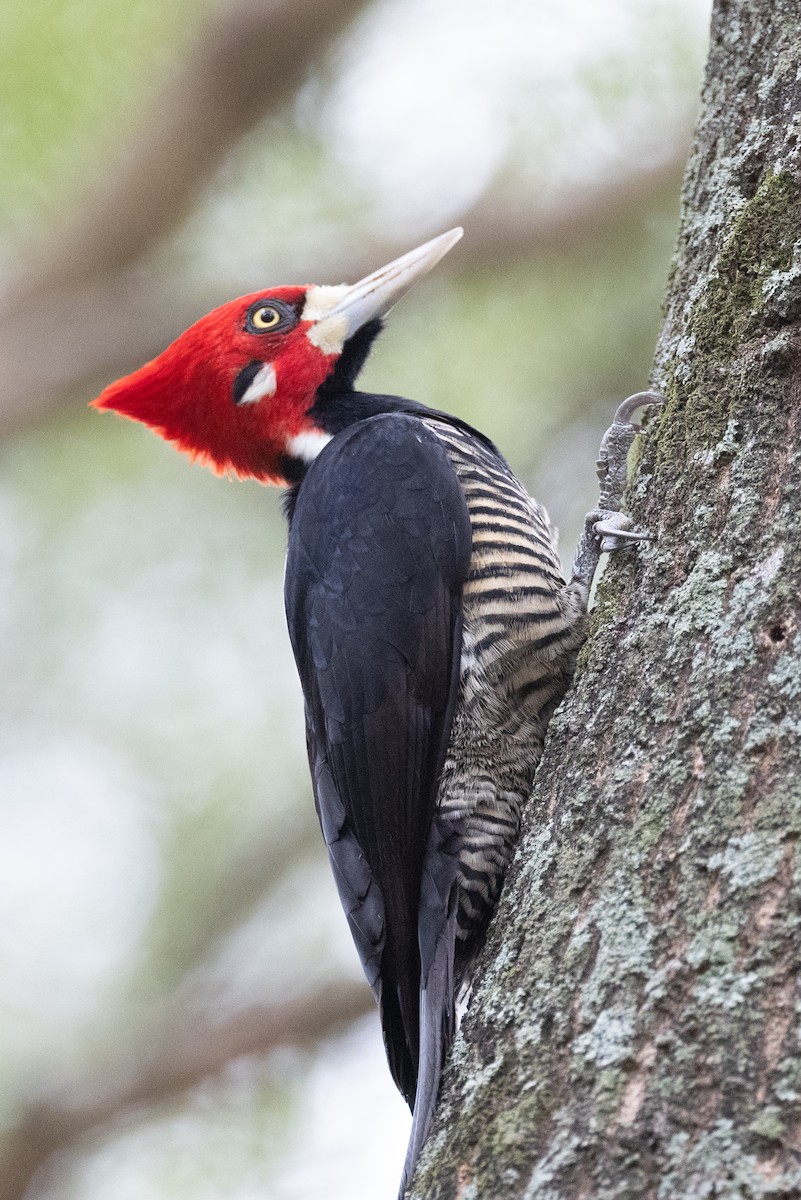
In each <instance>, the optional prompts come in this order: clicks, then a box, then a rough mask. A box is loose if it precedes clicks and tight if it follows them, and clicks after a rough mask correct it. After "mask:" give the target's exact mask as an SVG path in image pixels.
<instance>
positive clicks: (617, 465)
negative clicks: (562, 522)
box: [571, 392, 665, 595]
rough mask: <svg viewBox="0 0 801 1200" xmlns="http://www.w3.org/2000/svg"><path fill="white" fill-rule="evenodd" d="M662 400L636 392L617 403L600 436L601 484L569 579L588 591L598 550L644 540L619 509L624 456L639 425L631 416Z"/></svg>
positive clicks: (646, 537) (598, 467)
mask: <svg viewBox="0 0 801 1200" xmlns="http://www.w3.org/2000/svg"><path fill="white" fill-rule="evenodd" d="M664 403H665V398H664V396H661V395H660V394H659V393H658V392H637V393H636V394H635V395H633V396H629V397H628V399H627V400H624V401H623V403H622V404H621V405H620V406H619V408H618V410H617V412H616V413H615V418H614V420H613V422H612V424H611V425H610V426H609V428H608V429H607V431H606V433H605V434H604V435H603V437H602V438H601V447H600V449H599V451H598V461H597V463H596V470H597V474H598V479H599V482H600V485H601V494H600V496H599V499H598V507H597V508H594V509H593V510H592V511H591V512H589V513H587V516H586V517H585V519H584V532H583V534H582V536H581V540H580V541H579V544H578V547H577V548H576V556H575V558H574V560H573V572H572V578H571V583H573V584H576V585H578V587H579V588H580V589H581V590H582V592H584V593H585V595H589V590H590V585H591V584H592V580H593V576H594V575H595V570H596V567H597V566H598V559H599V558H600V556H601V554H602V553H611V552H612V551H615V550H622V549H624V548H625V547H626V546H631V545H632V544H634V543H636V542H645V541H648V540H649V538H650V536H651V535H650V534H648V533H638V532H637V531H636V530H634V529H633V528H632V525H631V521H630V519H629V518H628V517H627V516H626V514H625V513H622V512H621V511H620V506H621V502H622V499H623V492H624V491H625V487H626V478H627V469H628V456H629V450H630V449H631V446H632V442H633V441H634V439H635V437H636V436H637V434H638V433H639V432H640V431H641V429H642V426H641V425H637V424H635V423H634V422H633V421H632V420H631V418H632V417H633V416H634V414H635V412H637V410H638V409H640V408H652V407H656V406H657V405H662V404H664Z"/></svg>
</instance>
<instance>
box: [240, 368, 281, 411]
mask: <svg viewBox="0 0 801 1200" xmlns="http://www.w3.org/2000/svg"><path fill="white" fill-rule="evenodd" d="M277 387H278V380H277V378H276V375H275V367H274V366H273V364H272V363H265V364H264V366H263V367H262V368H261V370H260V371H259V372H258V373H257V374H256V375H254V377H253V382H252V383H251V385H250V387H249V388H248V390H247V391H246V392H245V393H244V394H243V395H242V397H241V398H240V400H239V403H240V404H255V403H256V401H257V400H263V399H264V397H265V396H274V395H275V390H276V388H277Z"/></svg>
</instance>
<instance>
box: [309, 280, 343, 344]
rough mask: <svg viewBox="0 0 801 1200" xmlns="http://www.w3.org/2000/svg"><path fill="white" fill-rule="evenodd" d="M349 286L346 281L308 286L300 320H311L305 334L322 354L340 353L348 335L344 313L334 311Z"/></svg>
mask: <svg viewBox="0 0 801 1200" xmlns="http://www.w3.org/2000/svg"><path fill="white" fill-rule="evenodd" d="M349 291H350V288H349V287H348V285H347V284H346V283H342V284H339V286H337V287H310V288H309V290H308V292H307V293H306V303H305V304H304V306H303V315H302V317H301V320H302V321H311V322H312V325H311V326H310V327H309V329H308V330H307V331H306V336H307V337H308V339H309V341H310V342H311V344H312V345H313V346H316V347H317V348H318V350H321V351H322V352H323V354H341V353H342V347H343V346H344V345H345V338H346V337H347V336H348V320H347V316H346V315H345V313H342V312H340V313H338V312H336V311H334V310H335V309H336V307H337V305H338V304H340V302H341V301H342V300H343V299H344V297H345V296H346V295H347V293H348V292H349Z"/></svg>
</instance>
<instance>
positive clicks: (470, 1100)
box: [411, 0, 801, 1200]
mask: <svg viewBox="0 0 801 1200" xmlns="http://www.w3.org/2000/svg"><path fill="white" fill-rule="evenodd" d="M799 64H801V5H799V4H798V0H717V3H716V4H715V10H714V14H713V19H712V44H711V50H710V56H709V62H708V65H707V72H706V81H705V86H704V93H703V107H702V112H701V117H700V121H699V125H698V130H697V136H696V145H695V149H694V152H693V155H692V158H691V160H690V163H689V166H688V170H687V175H686V180H685V187H684V210H683V217H682V224H681V230H680V234H679V241H678V250H677V254H676V259H675V263H674V266H673V270H672V273H671V278H670V283H669V291H668V298H667V305H666V319H665V324H664V329H663V332H662V335H661V338H660V342H659V346H658V349H657V358H656V367H655V372H654V383H655V385H656V386H657V387H659V388H661V390H663V391H664V392H665V394H666V395H667V397H668V405H667V408H666V410H665V411H664V415H663V416H662V417H661V418H660V420H659V423H658V428H652V431H651V433H650V434H649V435H648V437H647V438H646V439H645V441H644V444H643V446H642V450H641V460H640V462H639V468H638V472H637V477H636V481H635V483H634V485H633V487H632V488H631V497H630V499H631V511H632V513H633V516H634V519H635V521H636V523H637V524H638V525H639V526H641V527H645V528H648V529H650V530H651V531H652V532H653V533H654V534H655V535H657V538H658V540H657V541H656V542H655V543H653V544H652V545H651V546H650V548H648V549H646V550H644V551H640V552H638V553H636V552H635V553H626V554H623V555H619V556H617V557H616V558H615V560H614V561H613V562H612V563H611V565H610V569H609V571H608V572H607V575H606V578H605V580H604V583H603V586H602V588H601V599H600V602H599V605H598V607H597V610H596V612H595V614H594V619H593V622H592V632H591V636H590V639H589V641H588V644H587V646H586V648H585V650H584V651H583V652H582V656H581V659H580V662H579V670H578V673H577V677H576V685H575V687H574V689H573V691H572V692H571V694H570V696H569V698H568V700H567V702H566V703H565V704H564V705H563V707H562V708H561V710H560V711H559V713H558V714H557V716H556V717H555V718H554V721H553V725H552V729H551V734H550V738H549V742H548V745H547V747H546V752H545V756H544V758H543V761H542V764H541V767H540V769H539V772H538V775H537V779H536V783H535V787H534V793H533V797H532V800H531V804H530V806H529V809H528V812H527V814H526V819H525V825H524V832H523V837H522V840H521V845H520V848H519V852H518V854H517V857H516V860H515V863H514V865H513V867H512V870H511V872H510V877H509V879H508V881H507V885H506V888H505V890H504V894H503V897H502V900H501V904H500V906H499V911H498V914H497V919H496V920H495V922H494V923H493V927H492V929H491V932H490V936H489V939H488V943H487V947H486V951H485V954H484V958H483V969H482V973H481V975H480V977H479V979H478V980H477V983H476V986H475V988H474V992H473V999H472V1003H471V1006H470V1010H469V1013H468V1015H467V1017H466V1019H465V1021H464V1025H463V1029H462V1033H461V1034H460V1036H459V1038H458V1039H457V1043H456V1045H455V1047H454V1052H453V1055H452V1061H451V1063H450V1064H449V1068H448V1071H447V1073H446V1079H445V1085H444V1088H443V1095H442V1098H441V1103H440V1107H439V1110H438V1115H437V1118H436V1123H435V1128H434V1130H433V1133H432V1137H431V1139H430V1141H429V1145H428V1148H427V1151H426V1153H425V1155H424V1158H423V1161H422V1164H421V1169H420V1170H419V1172H418V1174H417V1177H416V1181H415V1186H414V1187H413V1189H412V1192H411V1195H413V1196H414V1197H415V1198H416V1200H447V1198H449V1197H455V1198H456V1197H458V1198H459V1200H518V1198H520V1200H523V1198H524V1197H525V1198H526V1200H546V1198H547V1200H579V1198H581V1200H607V1198H611V1197H616V1198H617V1197H631V1198H632V1200H635V1198H636V1200H641V1198H644V1197H653V1198H654V1200H657V1198H658V1200H700V1198H703V1197H712V1196H714V1197H726V1198H733V1197H744V1198H745V1197H748V1198H752V1197H768V1196H770V1197H773V1198H774V1200H775V1198H776V1197H779V1196H781V1197H798V1196H801V1057H799V1037H798V1034H799V1019H798V1013H799V989H798V981H797V974H796V969H797V965H798V961H799V958H801V905H800V904H799V901H801V872H800V871H799V866H798V858H799V856H798V855H797V853H796V846H797V840H798V837H799V833H800V832H801V649H800V648H799V638H798V636H797V629H798V625H799V591H800V588H799V585H800V584H801V522H800V521H799V512H801V470H800V469H799V468H800V467H801V428H800V427H799V426H800V417H801V409H800V408H799V398H800V396H801V375H800V374H799V365H800V364H801V337H800V336H799V318H800V317H801V259H800V257H799V241H798V239H799V238H801V187H800V186H799V183H800V181H801V165H800V164H799V147H801V115H800V114H799V111H798V110H799V109H801V83H799Z"/></svg>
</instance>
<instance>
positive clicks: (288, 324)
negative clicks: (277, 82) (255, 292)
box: [245, 300, 298, 333]
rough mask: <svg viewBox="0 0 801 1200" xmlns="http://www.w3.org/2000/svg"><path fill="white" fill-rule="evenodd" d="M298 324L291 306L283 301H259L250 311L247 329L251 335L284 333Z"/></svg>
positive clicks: (295, 313)
mask: <svg viewBox="0 0 801 1200" xmlns="http://www.w3.org/2000/svg"><path fill="white" fill-rule="evenodd" d="M297 323H298V314H297V312H296V311H295V309H294V308H293V307H292V305H291V304H285V303H284V302H283V301H281V300H257V301H256V303H255V304H251V306H250V308H249V309H248V316H247V322H246V325H245V328H246V329H247V330H248V332H249V333H284V332H286V331H287V330H288V329H292V328H294V326H295V325H297Z"/></svg>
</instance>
